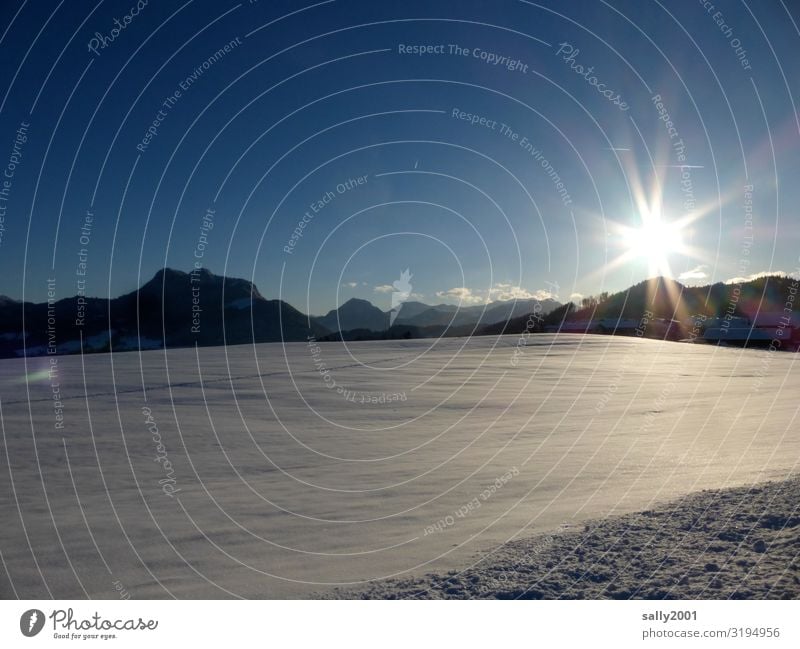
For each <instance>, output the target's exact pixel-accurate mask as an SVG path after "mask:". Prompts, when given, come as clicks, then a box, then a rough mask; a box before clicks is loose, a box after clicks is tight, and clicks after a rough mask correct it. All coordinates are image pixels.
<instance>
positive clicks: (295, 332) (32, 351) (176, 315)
mask: <svg viewBox="0 0 800 649" xmlns="http://www.w3.org/2000/svg"><path fill="white" fill-rule="evenodd" d="M49 310H50V311H51V313H48V311H49ZM23 316H24V325H25V326H24V331H25V334H24V335H23V333H22V332H23ZM50 316H52V319H51V322H52V323H53V324H54V326H52V327H49V325H48V317H50ZM329 333H330V332H329V331H328V330H327V329H326V328H325V327H324V326H322V325H320V324H319V323H318V322H316V321H315V320H314V319H313V318H309V317H308V316H306V315H304V314H302V313H301V312H300V311H298V310H297V309H295V308H294V307H293V306H291V305H289V304H287V303H286V302H283V301H281V300H267V299H265V298H264V297H263V296H262V295H261V294H260V293H259V291H258V289H257V288H256V286H255V285H254V284H253V283H252V282H249V281H247V280H244V279H237V278H228V277H223V276H219V275H214V274H213V273H211V272H209V271H207V270H202V271H199V272H195V273H192V274H190V273H184V272H181V271H177V270H172V269H169V268H165V269H163V270H160V271H158V272H157V273H156V274H155V276H154V277H153V278H152V279H151V280H150V281H149V282H147V283H145V284H144V285H143V286H141V287H140V288H139V289H137V290H135V291H133V292H131V293H128V294H126V295H122V296H120V297H118V298H114V299H111V300H108V299H105V298H82V297H77V296H76V297H70V298H64V299H61V300H58V301H56V302H54V303H53V304H52V306H51V307H50V308H48V304H47V303H46V302H44V303H40V304H33V303H30V302H26V303H24V304H23V303H22V302H16V301H13V300H7V299H6V300H3V301H0V357H13V356H21V355H22V354H24V353H26V354H27V355H28V356H39V355H44V354H47V353H48V343H50V342H54V343H55V345H56V347H55V349H56V350H57V353H60V354H64V353H67V354H69V353H78V352H80V351H81V337H82V338H83V351H84V352H98V351H109V350H113V351H127V350H134V349H158V348H162V347H186V346H192V345H195V344H197V345H200V346H208V345H222V344H229V345H235V344H242V343H254V342H255V343H260V342H277V341H281V340H283V341H287V342H291V341H304V340H306V339H307V337H308V336H315V337H323V336H325V335H327V334H329Z"/></svg>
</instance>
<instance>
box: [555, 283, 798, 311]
mask: <svg viewBox="0 0 800 649" xmlns="http://www.w3.org/2000/svg"><path fill="white" fill-rule="evenodd" d="M794 282H795V280H793V279H792V278H791V277H786V276H778V275H771V276H768V277H759V278H757V279H753V280H749V281H746V282H743V283H741V284H723V283H722V282H718V283H716V284H710V285H706V286H684V285H683V284H681V283H680V282H677V281H675V280H673V279H669V278H665V277H656V278H653V279H648V280H645V281H643V282H640V283H638V284H636V285H634V286H632V287H630V288H629V289H627V290H625V291H620V292H619V293H615V294H613V295H610V296H609V297H608V298H607V299H605V300H604V301H602V302H600V303H599V304H597V305H595V306H589V307H586V308H582V309H579V310H576V311H575V312H574V313H573V314H572V315H571V316H570V320H589V319H592V318H594V319H598V318H631V319H639V318H642V317H643V315H645V312H648V311H649V312H650V313H652V317H654V318H666V319H676V320H681V321H683V320H685V319H686V318H689V317H692V316H698V315H700V316H706V317H714V316H725V315H726V314H727V313H731V315H745V316H748V317H751V318H752V317H754V316H755V315H756V314H757V313H770V312H781V311H783V308H784V303H785V302H786V301H787V299H788V297H789V295H790V291H791V290H792V287H793V284H794ZM795 291H796V288H795ZM795 304H796V306H795V308H796V309H797V308H800V301H798V302H797V303H795Z"/></svg>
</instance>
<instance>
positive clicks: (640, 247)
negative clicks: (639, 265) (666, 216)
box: [623, 217, 683, 262]
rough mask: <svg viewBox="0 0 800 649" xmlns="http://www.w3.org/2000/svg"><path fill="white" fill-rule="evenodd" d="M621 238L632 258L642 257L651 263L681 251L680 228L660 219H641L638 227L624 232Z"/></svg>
mask: <svg viewBox="0 0 800 649" xmlns="http://www.w3.org/2000/svg"><path fill="white" fill-rule="evenodd" d="M623 238H624V241H625V244H626V246H627V247H628V250H629V251H630V252H631V254H632V255H633V256H635V257H644V258H646V259H648V260H650V261H651V262H653V261H656V260H666V259H668V257H669V255H671V254H673V253H676V252H680V251H681V250H682V249H683V237H682V236H681V231H680V228H679V227H678V226H676V225H673V224H669V223H665V222H664V221H663V220H662V219H661V218H660V217H650V218H646V219H643V222H642V225H641V226H640V227H638V228H630V229H628V230H626V232H625V233H624V235H623Z"/></svg>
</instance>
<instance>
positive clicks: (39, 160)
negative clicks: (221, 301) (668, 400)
mask: <svg viewBox="0 0 800 649" xmlns="http://www.w3.org/2000/svg"><path fill="white" fill-rule="evenodd" d="M711 5H712V3H710V2H705V3H704V2H689V1H686V2H680V3H659V2H649V1H643V2H640V1H635V2H634V1H627V2H619V1H614V2H611V1H609V2H569V3H563V2H541V3H532V2H521V1H500V2H479V1H472V2H459V3H453V2H431V1H430V0H428V1H426V2H413V1H412V2H403V3H399V2H382V3H376V2H358V1H331V2H320V3H313V2H308V3H302V2H253V3H248V2H243V3H234V2H231V3H227V2H187V3H185V4H183V5H181V4H180V3H156V2H152V1H151V2H148V3H139V6H138V7H137V3H136V2H135V1H134V0H122V1H120V2H106V3H102V4H100V5H98V6H96V7H94V8H93V5H90V4H84V3H80V7H78V6H76V3H67V2H64V3H61V4H59V3H57V2H38V3H35V4H34V3H30V2H29V3H26V4H24V6H23V5H22V4H21V3H13V2H11V3H5V5H4V7H8V9H6V10H4V12H3V17H2V21H3V22H2V24H0V31H2V32H3V40H2V42H1V43H0V53H1V55H2V71H1V72H0V74H2V75H3V83H2V85H0V88H2V89H3V90H2V92H3V93H4V94H5V96H4V97H3V98H2V101H3V103H2V109H1V110H0V165H2V166H3V167H4V168H5V169H8V166H7V165H8V164H13V173H12V177H11V178H10V179H8V180H9V182H10V186H7V187H6V197H7V200H5V201H3V200H0V217H2V218H3V220H2V221H1V222H0V235H2V238H0V278H2V279H0V294H5V295H9V296H12V297H15V298H20V297H23V296H24V297H25V299H29V300H37V301H38V300H43V299H45V298H46V293H47V280H48V278H55V279H56V287H57V288H56V291H57V294H58V297H67V296H69V295H74V294H75V293H76V292H77V290H78V289H79V288H81V285H80V284H79V282H85V283H84V284H83V285H82V287H83V288H82V289H81V290H84V291H85V293H86V294H87V295H98V296H107V295H111V296H116V295H118V294H120V293H123V292H127V291H130V290H133V289H134V288H135V287H136V286H138V285H139V284H141V283H143V282H144V281H147V280H148V279H149V278H150V277H151V276H152V275H153V274H154V273H155V272H156V270H158V269H159V268H161V267H163V266H165V265H166V266H170V267H173V268H178V269H182V270H187V271H188V270H190V269H191V268H192V266H193V264H195V263H198V264H200V265H202V267H204V268H208V269H209V270H211V271H213V272H215V273H219V274H223V273H224V274H227V275H231V276H239V277H245V278H248V279H252V280H253V281H254V282H255V283H256V284H257V285H258V286H259V288H260V290H261V292H262V294H264V295H265V296H267V297H278V296H280V297H282V298H283V299H285V300H287V301H289V302H290V303H292V304H293V305H295V306H297V307H298V308H300V309H301V310H302V311H310V312H311V313H323V312H325V311H327V310H328V309H330V308H333V307H334V306H335V305H336V304H338V303H341V302H343V301H344V300H346V299H349V298H350V297H361V298H366V299H369V300H371V301H373V302H374V303H375V304H377V305H378V306H380V307H382V308H385V309H388V308H389V306H390V293H391V290H390V287H391V286H392V283H393V282H394V281H395V280H397V279H398V278H399V277H400V273H401V272H402V271H403V270H405V269H406V268H408V269H409V270H410V272H411V274H412V275H413V277H412V279H411V284H412V286H413V294H414V297H415V298H417V299H421V300H422V301H425V302H429V303H438V302H458V301H459V300H460V301H462V302H463V303H465V304H474V303H479V302H482V301H485V300H486V299H498V298H508V297H512V296H518V297H526V296H531V295H538V296H545V295H548V294H552V295H553V296H554V297H557V298H558V299H561V300H562V301H564V300H566V299H569V297H570V296H571V295H573V294H582V295H587V294H595V293H598V292H600V291H615V290H620V289H623V288H626V287H627V286H629V285H631V284H633V283H636V282H638V281H641V280H642V279H644V278H645V277H647V276H648V275H650V274H653V273H654V272H666V270H667V266H668V268H669V271H670V272H671V274H672V275H673V276H674V277H676V278H682V279H683V280H684V281H687V282H690V283H709V282H711V281H724V280H728V279H731V278H734V277H739V276H743V275H744V276H747V275H750V274H755V273H759V272H765V271H770V270H772V271H783V272H790V273H791V272H797V268H798V266H799V265H800V262H798V254H800V227H798V222H799V221H798V204H800V203H799V201H798V199H799V198H800V196H799V193H800V190H799V189H798V182H797V173H798V169H799V168H800V165H799V164H798V163H800V123H798V116H797V114H796V112H795V108H796V104H798V103H800V92H799V90H800V88H799V87H798V86H799V85H800V58H799V57H797V52H798V42H799V40H798V39H800V32H798V27H797V24H798V23H799V22H800V13H798V10H797V9H796V8H794V9H789V8H788V6H789V3H786V6H784V4H783V3H781V2H770V3H754V2H750V3H744V2H714V3H713V5H714V6H713V8H711ZM126 16H127V18H126ZM115 19H116V20H117V21H119V23H118V24H119V25H123V28H122V29H117V31H116V32H114V31H112V30H114V29H115V27H116V25H117V24H116V23H115V22H114V21H115ZM93 39H94V40H93ZM90 45H92V46H93V47H94V51H92V50H91V49H90V48H89V46H90ZM451 45H452V46H458V48H459V49H457V48H455V47H451ZM226 46H227V49H226ZM414 46H421V47H422V48H423V51H422V53H412V52H411V50H414ZM425 48H427V50H426V49H425ZM414 51H416V50H414ZM220 52H221V54H220ZM464 52H466V54H465V53H464ZM503 57H505V58H503ZM590 66H591V67H592V68H593V69H592V70H591V72H589V71H588V68H589V67H590ZM604 92H605V93H606V94H603V93H604ZM656 96H659V97H660V99H654V97H656ZM615 99H616V102H615ZM623 101H624V106H623V105H622V104H621V102H623ZM473 116H475V117H474V118H473ZM667 117H668V119H669V122H671V124H670V125H669V126H668V124H667ZM481 118H483V119H481ZM473 121H475V122H476V123H473ZM26 124H27V125H28V126H25V125H26ZM504 124H505V125H506V126H507V128H506V129H503V126H502V125H504ZM151 126H152V127H153V128H152V129H151V131H150V133H149V137H148V128H150V127H151ZM21 128H22V133H23V135H24V137H22V136H18V135H17V133H18V132H19V131H20V129H21ZM23 139H24V140H25V141H24V142H23V141H22V140H23ZM679 142H680V143H682V144H681V145H680V146H678V144H677V143H679ZM137 145H140V146H139V148H137ZM15 147H16V149H15ZM679 150H680V153H681V154H682V155H683V156H685V157H684V158H683V159H680V160H679V159H678V154H679ZM6 152H8V157H7V156H6ZM679 163H680V164H684V165H691V166H690V167H684V168H682V169H681V168H678V167H676V166H674V165H677V164H679ZM670 165H672V166H670ZM359 178H360V179H361V181H360V182H359ZM559 183H560V184H559ZM750 185H752V191H751V192H748V190H747V187H748V186H750ZM0 189H2V185H0ZM320 201H322V202H321V203H320ZM748 202H750V203H751V205H752V211H749V210H750V208H747V209H746V203H748ZM312 205H316V206H317V207H318V208H319V209H318V211H314V210H313V209H312V207H311V206H312ZM208 210H213V212H209V211H208ZM87 212H90V213H91V217H92V221H91V223H90V225H91V228H90V234H89V235H88V239H84V240H83V241H81V236H82V234H84V236H85V231H84V232H82V227H83V226H85V225H86V215H87ZM643 212H647V214H643ZM307 214H308V216H305V215H307ZM653 214H656V215H657V216H658V218H659V220H660V223H661V224H662V225H663V226H664V227H665V232H666V231H667V230H666V229H669V228H671V227H672V226H673V225H675V224H679V225H675V228H674V229H675V231H677V235H676V237H675V240H674V241H672V240H671V243H670V245H666V244H665V243H664V241H666V239H668V238H669V237H667V236H666V235H665V237H663V240H664V241H662V242H661V244H658V245H656V244H653V243H652V241H651V242H650V248H648V247H647V246H644V247H643V246H642V243H641V238H637V237H636V236H635V233H636V232H638V230H639V229H640V227H641V225H642V223H643V220H644V221H646V220H647V219H648V218H652V216H653ZM209 216H210V218H208V217H209ZM304 217H305V221H304ZM204 218H205V220H204ZM301 223H302V228H301V230H302V236H300V237H297V236H295V237H294V239H293V238H292V237H293V232H294V231H295V230H296V228H298V227H300V224H301ZM210 224H212V225H213V228H210V229H209V225H210ZM631 233H633V234H634V236H631ZM672 234H674V232H672ZM746 237H752V238H751V239H746ZM652 238H653V237H651V239H652ZM660 238H661V237H655V239H660ZM745 241H750V243H749V244H748V245H746V246H744V247H746V248H747V250H748V252H747V253H746V262H747V263H746V264H743V262H742V259H743V258H744V256H745V254H744V253H743V252H742V250H743V242H745ZM82 251H83V258H84V260H85V264H86V265H85V267H83V269H84V270H85V275H78V272H79V268H80V267H79V260H80V259H81V252H82ZM645 252H647V253H648V254H644V253H645ZM659 255H660V256H661V257H663V259H661V262H660V263H659V264H656V265H654V259H653V257H654V256H659ZM620 257H621V259H618V258H620ZM615 260H617V261H615Z"/></svg>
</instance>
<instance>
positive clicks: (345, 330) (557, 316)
mask: <svg viewBox="0 0 800 649" xmlns="http://www.w3.org/2000/svg"><path fill="white" fill-rule="evenodd" d="M797 291H798V281H797V280H795V279H793V278H791V277H785V276H774V275H773V276H765V277H758V278H754V279H751V280H747V281H743V282H741V283H738V284H723V283H721V282H720V283H716V284H711V285H707V286H691V287H689V286H684V285H682V284H681V283H679V282H677V281H675V280H672V279H668V278H664V277H659V278H653V279H648V280H645V281H643V282H640V283H639V284H636V285H634V286H632V287H630V288H628V289H626V290H625V291H620V292H618V293H614V294H611V295H607V294H604V295H603V296H602V297H601V298H600V299H598V300H595V299H589V300H588V301H587V300H584V303H585V304H584V306H582V307H581V308H579V307H578V306H577V305H575V304H572V303H571V302H568V303H566V304H563V305H562V304H559V303H558V302H556V301H554V300H549V299H546V300H541V301H537V300H527V299H526V300H509V301H497V302H491V303H488V304H484V305H477V306H467V307H456V306H454V305H450V304H438V305H434V306H431V305H427V304H424V303H422V302H413V301H412V302H406V303H404V304H402V306H401V307H400V308H399V309H398V310H397V312H396V316H395V319H394V321H393V322H392V321H391V312H390V311H382V310H381V309H379V308H378V307H376V306H375V305H373V304H372V303H371V302H369V301H367V300H361V299H356V298H353V299H351V300H348V301H347V302H345V303H344V304H342V305H341V306H340V307H338V308H337V309H333V310H331V311H329V312H328V313H326V314H325V315H323V316H313V315H306V314H304V313H301V312H300V311H298V310H297V309H295V308H294V307H293V306H291V305H290V304H288V303H286V302H284V301H282V300H270V299H266V298H265V297H264V296H262V295H261V293H260V292H259V291H258V288H256V286H255V285H254V284H253V283H252V282H250V281H247V280H244V279H237V278H229V277H224V276H219V275H215V274H213V273H211V272H209V271H207V270H201V271H197V272H193V273H184V272H181V271H178V270H172V269H169V268H165V269H163V270H160V271H158V272H157V273H156V274H155V276H154V277H153V278H152V279H151V280H150V281H148V282H147V283H145V284H144V285H142V286H141V287H140V288H139V289H137V290H135V291H132V292H131V293H127V294H125V295H122V296H120V297H117V298H113V299H106V298H96V297H95V298H84V297H81V296H74V297H69V298H63V299H60V300H51V301H49V302H42V303H32V302H21V301H19V300H14V299H11V298H8V297H4V296H0V358H13V357H19V356H23V355H27V356H43V355H47V354H49V353H57V354H71V353H80V352H81V351H83V352H84V353H89V352H103V351H110V350H113V351H130V350H138V349H161V348H164V347H168V348H169V347H186V346H194V345H199V346H211V345H223V344H228V345H234V344H244V343H262V342H280V341H285V342H298V341H306V340H308V339H309V338H310V337H313V338H314V339H316V340H380V339H396V338H435V337H440V336H471V335H492V334H495V335H496V334H516V333H522V332H535V331H550V330H557V329H560V328H561V327H562V325H564V324H565V323H568V322H585V321H591V320H597V319H608V318H610V319H617V318H625V319H629V320H630V319H633V320H638V319H640V318H644V317H647V318H651V319H652V318H662V319H665V320H672V321H675V320H678V321H680V322H681V324H682V326H684V325H686V323H687V322H688V321H689V320H690V319H691V318H694V317H697V316H703V317H725V316H731V317H735V316H747V317H753V316H754V315H755V314H757V313H765V312H767V313H769V312H773V313H781V312H783V309H784V306H785V305H786V304H791V305H792V307H793V311H797V310H798V309H800V300H797V302H794V297H793V296H794V295H795V294H796V293H797ZM530 314H535V317H531V315H530ZM23 332H24V333H23Z"/></svg>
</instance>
